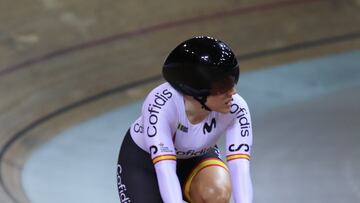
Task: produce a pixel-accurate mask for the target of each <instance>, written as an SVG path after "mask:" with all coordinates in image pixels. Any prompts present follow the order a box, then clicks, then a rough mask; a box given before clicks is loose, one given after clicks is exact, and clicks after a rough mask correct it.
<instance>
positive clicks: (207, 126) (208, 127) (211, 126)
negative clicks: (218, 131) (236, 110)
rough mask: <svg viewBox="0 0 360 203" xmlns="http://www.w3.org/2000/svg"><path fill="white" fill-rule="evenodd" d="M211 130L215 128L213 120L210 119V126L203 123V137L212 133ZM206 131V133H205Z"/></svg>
mask: <svg viewBox="0 0 360 203" xmlns="http://www.w3.org/2000/svg"><path fill="white" fill-rule="evenodd" d="M213 128H216V120H215V118H213V119H211V123H210V125H209V124H208V123H205V124H204V127H203V133H204V135H205V134H206V132H207V133H210V132H211V131H212V129H213ZM205 131H206V132H205Z"/></svg>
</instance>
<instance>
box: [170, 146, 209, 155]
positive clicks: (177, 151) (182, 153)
mask: <svg viewBox="0 0 360 203" xmlns="http://www.w3.org/2000/svg"><path fill="white" fill-rule="evenodd" d="M211 148H212V147H209V148H204V149H201V150H199V151H195V150H188V151H186V152H184V151H179V150H176V155H180V156H200V155H202V154H205V153H207V152H208V151H210V149H211Z"/></svg>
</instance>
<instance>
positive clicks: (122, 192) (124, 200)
mask: <svg viewBox="0 0 360 203" xmlns="http://www.w3.org/2000/svg"><path fill="white" fill-rule="evenodd" d="M121 173H122V168H121V165H120V164H118V166H117V186H118V191H119V197H120V202H121V203H130V202H131V199H130V198H129V197H128V195H127V194H126V185H125V184H123V183H122V180H121Z"/></svg>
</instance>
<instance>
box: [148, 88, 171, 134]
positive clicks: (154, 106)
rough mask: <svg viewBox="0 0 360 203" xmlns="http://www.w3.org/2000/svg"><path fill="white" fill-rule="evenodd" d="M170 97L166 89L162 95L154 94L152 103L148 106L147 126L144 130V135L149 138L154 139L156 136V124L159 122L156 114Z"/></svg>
mask: <svg viewBox="0 0 360 203" xmlns="http://www.w3.org/2000/svg"><path fill="white" fill-rule="evenodd" d="M171 97H172V93H171V92H170V91H169V90H168V89H164V91H162V93H156V94H155V99H154V102H153V103H151V104H149V107H148V111H149V113H150V115H149V118H148V119H149V124H150V125H149V126H148V127H147V129H146V134H147V136H149V137H154V136H155V135H156V134H157V128H156V124H157V122H158V121H159V118H158V114H159V111H160V110H161V108H162V107H163V106H164V105H165V104H166V102H167V101H168V100H169V99H170V98H171Z"/></svg>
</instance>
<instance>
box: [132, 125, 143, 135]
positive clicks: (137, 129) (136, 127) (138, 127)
mask: <svg viewBox="0 0 360 203" xmlns="http://www.w3.org/2000/svg"><path fill="white" fill-rule="evenodd" d="M134 132H136V133H143V132H144V127H143V126H142V125H140V124H139V123H135V125H134Z"/></svg>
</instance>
